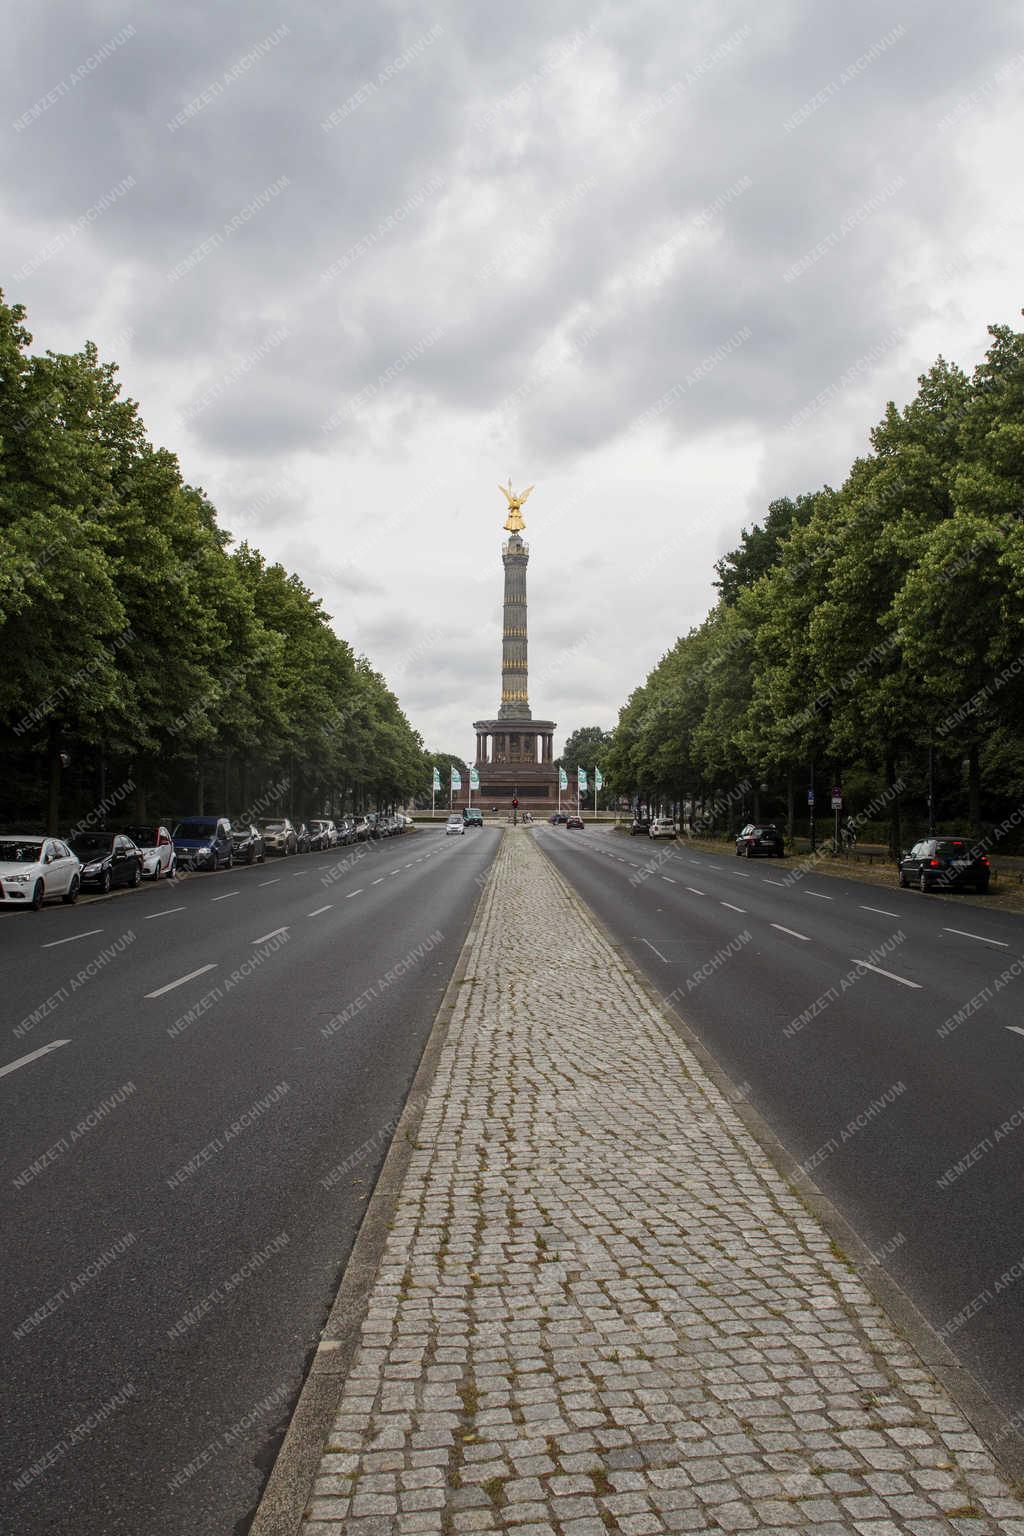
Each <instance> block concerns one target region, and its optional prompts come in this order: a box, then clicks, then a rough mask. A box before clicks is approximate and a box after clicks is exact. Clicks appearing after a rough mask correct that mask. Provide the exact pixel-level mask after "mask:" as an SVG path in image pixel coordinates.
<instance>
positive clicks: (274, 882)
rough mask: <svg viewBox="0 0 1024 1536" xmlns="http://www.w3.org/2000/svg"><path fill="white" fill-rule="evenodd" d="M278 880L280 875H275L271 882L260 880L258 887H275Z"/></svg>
mask: <svg viewBox="0 0 1024 1536" xmlns="http://www.w3.org/2000/svg"><path fill="white" fill-rule="evenodd" d="M280 878H281V876H280V875H275V876H274V878H273V880H261V881H260V882H259V883H260V885H276V884H277V882H278V881H279V880H280Z"/></svg>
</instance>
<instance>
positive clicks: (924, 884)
mask: <svg viewBox="0 0 1024 1536" xmlns="http://www.w3.org/2000/svg"><path fill="white" fill-rule="evenodd" d="M917 885H918V889H919V890H920V892H921V894H922V896H927V895H928V892H929V891H930V890H931V888H932V886H931V881H930V880H929V879H928V876H927V875H926V874H925V873H924V871H923V870H922V871H921V878H920V880H919V881H918V882H917Z"/></svg>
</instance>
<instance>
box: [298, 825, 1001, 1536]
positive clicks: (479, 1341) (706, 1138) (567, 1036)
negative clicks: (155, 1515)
mask: <svg viewBox="0 0 1024 1536" xmlns="http://www.w3.org/2000/svg"><path fill="white" fill-rule="evenodd" d="M499 1531H509V1532H514V1533H516V1536H607V1533H608V1532H610V1531H611V1532H614V1531H621V1532H625V1533H627V1536H646V1533H652V1536H654V1533H660V1532H676V1531H679V1532H702V1531H714V1532H720V1533H721V1532H725V1533H732V1532H736V1533H740V1532H746V1531H756V1532H765V1533H779V1536H790V1533H792V1532H794V1531H804V1532H812V1533H814V1536H840V1533H845V1532H857V1533H859V1536H903V1533H910V1536H940V1533H948V1532H957V1533H960V1536H989V1533H992V1536H995V1533H1004V1536H1024V1505H1022V1504H1021V1503H1020V1502H1018V1500H1017V1499H1015V1498H1014V1497H1012V1495H1011V1491H1010V1489H1009V1487H1008V1486H1007V1484H1006V1482H1005V1481H1004V1479H1003V1478H1002V1477H1001V1476H1000V1475H999V1474H998V1470H997V1467H996V1464H995V1462H994V1460H993V1458H992V1457H991V1456H990V1455H989V1453H988V1452H987V1451H986V1449H985V1447H984V1445H983V1444H982V1442H981V1441H980V1440H979V1439H978V1438H977V1436H976V1435H975V1434H974V1433H973V1432H972V1430H971V1426H970V1425H969V1423H968V1422H967V1420H966V1419H965V1418H964V1416H963V1414H962V1412H961V1411H960V1410H959V1409H958V1408H957V1407H956V1406H955V1405H954V1403H953V1402H952V1401H951V1400H950V1398H949V1397H948V1395H947V1394H946V1393H945V1392H944V1391H943V1390H942V1389H941V1388H940V1387H939V1386H938V1385H937V1383H936V1382H935V1380H934V1378H933V1377H932V1376H931V1375H930V1374H929V1372H928V1371H927V1369H926V1368H925V1367H924V1366H923V1365H922V1363H921V1361H920V1359H919V1357H918V1356H917V1355H916V1353H915V1352H914V1351H913V1350H912V1349H911V1348H910V1347H909V1345H908V1344H906V1343H905V1342H904V1341H903V1339H902V1338H901V1337H900V1335H899V1334H898V1333H897V1332H896V1331H895V1328H894V1327H893V1325H892V1324H891V1323H890V1322H889V1320H888V1319H887V1317H886V1315H885V1313H884V1312H883V1311H881V1310H880V1308H879V1307H878V1305H877V1304H876V1303H875V1301H874V1300H873V1299H872V1297H871V1295H870V1294H869V1292H868V1291H867V1289H866V1287H865V1286H864V1285H863V1283H862V1282H861V1281H860V1280H859V1278H858V1277H857V1276H856V1275H855V1274H854V1272H853V1271H852V1270H851V1269H850V1268H849V1266H848V1265H847V1264H846V1263H845V1262H844V1261H843V1260H842V1259H841V1258H840V1257H839V1256H837V1254H836V1253H835V1251H834V1249H833V1246H832V1244H831V1242H830V1239H829V1237H828V1235H827V1233H826V1232H825V1230H824V1229H823V1228H822V1226H821V1225H820V1223H819V1222H818V1221H817V1220H816V1218H814V1217H813V1216H812V1215H811V1214H810V1213H809V1212H808V1211H807V1209H806V1208H805V1206H804V1205H803V1204H802V1203H801V1201H800V1200H799V1199H798V1198H797V1197H796V1195H794V1194H793V1193H792V1192H791V1190H790V1189H789V1187H788V1185H787V1184H786V1182H785V1181H784V1180H783V1178H782V1177H781V1176H780V1174H779V1173H778V1172H777V1171H776V1169H775V1167H774V1165H773V1164H772V1163H771V1161H770V1159H769V1158H768V1156H767V1154H766V1153H765V1152H764V1151H763V1150H762V1149H761V1147H760V1146H759V1145H758V1144H757V1142H756V1141H755V1140H754V1139H753V1137H752V1136H751V1135H750V1133H749V1132H748V1131H747V1130H746V1128H745V1127H744V1125H743V1123H742V1121H741V1120H740V1119H739V1117H738V1116H737V1115H736V1113H735V1110H734V1108H733V1106H732V1105H731V1104H730V1102H729V1101H728V1099H727V1098H726V1097H725V1095H724V1094H723V1093H722V1092H721V1091H720V1090H719V1089H718V1087H717V1086H716V1085H715V1084H714V1083H713V1082H712V1081H711V1080H710V1079H709V1078H708V1076H707V1074H706V1073H705V1072H704V1071H703V1069H702V1068H701V1066H700V1065H699V1063H698V1061H697V1060H696V1058H695V1057H694V1056H693V1054H692V1052H690V1051H689V1050H688V1048H687V1047H686V1045H685V1044H684V1043H682V1042H681V1041H680V1039H679V1038H678V1036H677V1035H676V1034H675V1033H674V1031H673V1030H672V1028H671V1026H670V1025H669V1024H668V1023H667V1022H666V1021H665V1020H664V1019H663V1018H662V1016H661V1014H660V1013H659V1012H658V1010H657V1009H656V1008H655V1007H654V1006H653V1005H652V1003H651V1002H650V1001H649V1000H648V998H647V996H646V995H645V993H644V992H643V990H642V989H641V988H640V987H639V986H638V984H637V983H636V981H635V980H634V979H633V977H632V976H631V974H630V973H629V971H628V970H627V968H626V967H625V966H624V965H623V964H622V963H621V961H620V960H619V959H618V957H617V956H616V954H615V952H614V950H613V949H612V947H611V946H610V945H609V944H608V942H607V941H606V940H605V938H604V937H603V935H602V933H601V932H600V931H599V930H598V928H597V927H596V926H595V924H594V923H593V922H592V921H591V919H590V918H589V916H588V915H587V913H586V911H585V909H584V908H583V907H582V906H581V905H580V903H579V901H578V900H577V898H576V897H575V896H574V895H573V894H572V893H571V892H570V891H569V888H568V887H567V886H566V885H565V883H564V882H563V881H562V879H561V878H560V876H558V874H557V873H556V871H555V870H554V869H553V867H552V866H551V864H550V863H549V862H548V861H547V859H545V857H544V856H543V854H542V853H541V851H540V850H539V848H538V847H537V846H536V844H535V842H534V840H533V837H532V835H531V834H529V833H526V832H523V831H521V830H512V829H510V830H509V831H507V832H506V833H505V834H504V836H503V842H502V846H501V849H500V851H499V854H498V857H497V860H496V861H495V864H494V866H493V869H492V874H491V877H490V879H489V880H488V882H487V885H486V888H485V892H484V896H483V900H482V903H481V909H480V914H479V917H478V921H477V928H476V935H475V938H474V941H473V945H472V949H471V952H470V955H469V964H468V969H467V971H466V975H465V978H464V980H463V982H462V984H461V986H460V988H459V993H458V1001H457V1003H456V1006H455V1010H454V1013H453V1016H452V1019H451V1023H450V1026H449V1032H448V1037H447V1041H446V1043H445V1046H444V1049H443V1051H442V1054H441V1057H440V1061H439V1066H438V1070H437V1073H436V1076H435V1079H434V1082H433V1084H432V1086H431V1088H430V1091H429V1096H428V1100H427V1104H426V1108H425V1111H424V1115H423V1120H422V1123H421V1125H420V1128H419V1132H418V1137H417V1142H416V1147H415V1150H414V1152H413V1156H412V1161H411V1164H410V1166H409V1168H408V1171H407V1173H406V1175H405V1178H404V1181H403V1183H402V1187H401V1191H400V1195H399V1199H398V1204H397V1208H396V1210H395V1213H394V1217H393V1222H392V1225H391V1228H390V1230H389V1233H388V1237H387V1242H386V1246H385V1251H384V1254H383V1257H382V1260H381V1264H380V1267H379V1270H378V1273H377V1276H376V1279H375V1282H374V1286H373V1290H372V1295H371V1298H370V1305H369V1310H368V1314H367V1317H366V1320H365V1323H364V1326H363V1330H362V1337H361V1343H360V1345H359V1348H358V1350H357V1353H356V1356H355V1359H354V1361H353V1365H352V1369H351V1371H350V1373H349V1375H348V1377H347V1379H346V1383H345V1387H344V1391H343V1395H342V1399H341V1402H340V1405H339V1408H338V1412H337V1414H336V1417H335V1419H334V1423H333V1426H332V1429H331V1432H330V1434H329V1437H328V1442H327V1447H326V1449H325V1451H324V1454H323V1457H322V1460H321V1464H320V1468H319V1474H318V1477H317V1480H316V1483H315V1485H314V1488H313V1492H312V1495H311V1499H310V1502H309V1505H308V1508H307V1510H306V1517H305V1520H304V1523H303V1526H302V1536H328V1533H331V1536H338V1533H339V1532H345V1533H347V1536H385V1533H387V1536H391V1533H401V1536H405V1533H408V1536H414V1533H415V1536H421V1533H423V1536H426V1533H444V1536H461V1533H469V1532H499Z"/></svg>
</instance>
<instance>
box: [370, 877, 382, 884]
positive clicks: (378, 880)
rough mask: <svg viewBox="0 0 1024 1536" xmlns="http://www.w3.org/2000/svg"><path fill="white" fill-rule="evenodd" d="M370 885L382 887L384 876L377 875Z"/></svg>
mask: <svg viewBox="0 0 1024 1536" xmlns="http://www.w3.org/2000/svg"><path fill="white" fill-rule="evenodd" d="M370 884H371V885H383V884H384V876H383V875H379V876H378V878H377V879H376V880H371V881H370Z"/></svg>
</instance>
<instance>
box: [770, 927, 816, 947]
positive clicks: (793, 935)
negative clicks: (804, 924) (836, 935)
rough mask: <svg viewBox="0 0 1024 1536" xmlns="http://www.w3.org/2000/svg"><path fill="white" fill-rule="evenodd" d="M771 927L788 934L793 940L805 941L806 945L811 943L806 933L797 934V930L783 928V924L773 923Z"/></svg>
mask: <svg viewBox="0 0 1024 1536" xmlns="http://www.w3.org/2000/svg"><path fill="white" fill-rule="evenodd" d="M771 926H772V927H773V928H777V929H778V930H779V932H780V933H788V934H789V936H790V938H791V939H803V941H804V943H805V944H809V943H810V942H811V941H810V939H809V938H808V936H807V934H806V933H797V931H796V929H795V928H783V926H782V924H781V923H772V924H771Z"/></svg>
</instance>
